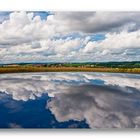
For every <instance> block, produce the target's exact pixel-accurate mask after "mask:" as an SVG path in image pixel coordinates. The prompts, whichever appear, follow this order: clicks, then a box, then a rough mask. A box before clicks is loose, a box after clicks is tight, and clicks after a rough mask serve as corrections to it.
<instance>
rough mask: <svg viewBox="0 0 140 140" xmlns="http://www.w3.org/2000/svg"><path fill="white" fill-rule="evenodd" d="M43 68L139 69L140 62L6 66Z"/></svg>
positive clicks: (21, 64) (18, 64) (2, 65)
mask: <svg viewBox="0 0 140 140" xmlns="http://www.w3.org/2000/svg"><path fill="white" fill-rule="evenodd" d="M14 65H15V66H43V67H89V68H102V67H104V68H140V61H133V62H84V63H78V62H75V63H13V64H1V65H0V66H1V67H6V66H14Z"/></svg>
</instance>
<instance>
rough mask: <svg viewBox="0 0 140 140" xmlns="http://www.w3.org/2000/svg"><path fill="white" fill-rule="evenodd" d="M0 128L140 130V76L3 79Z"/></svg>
mask: <svg viewBox="0 0 140 140" xmlns="http://www.w3.org/2000/svg"><path fill="white" fill-rule="evenodd" d="M0 128H87V129H89V128H93V129H94V128H140V75H138V74H121V73H93V72H48V73H17V74H1V75H0Z"/></svg>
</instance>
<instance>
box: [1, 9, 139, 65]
mask: <svg viewBox="0 0 140 140" xmlns="http://www.w3.org/2000/svg"><path fill="white" fill-rule="evenodd" d="M4 15H5V16H4ZM41 15H42V13H41V14H39V12H23V11H22V12H11V13H3V12H2V13H1V15H0V18H1V23H0V63H11V62H33V61H35V62H48V61H53V62H54V61H55V62H56V61H58V62H67V61H70V62H72V61H133V60H139V57H140V46H139V44H140V37H139V36H140V30H139V26H140V20H139V17H140V13H139V12H52V13H51V14H46V15H45V16H46V17H42V16H41ZM4 17H5V18H4ZM42 18H43V19H42ZM101 33H102V34H103V36H105V37H104V38H102V39H101V40H100V39H98V38H96V36H98V35H100V34H101ZM93 37H95V38H96V39H93Z"/></svg>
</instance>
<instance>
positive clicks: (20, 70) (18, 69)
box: [0, 66, 140, 74]
mask: <svg viewBox="0 0 140 140" xmlns="http://www.w3.org/2000/svg"><path fill="white" fill-rule="evenodd" d="M23 72H25V73H26V72H111V73H132V74H133V73H134V74H140V68H85V67H80V68H79V67H78V68H77V67H22V66H21V67H0V74H3V73H23Z"/></svg>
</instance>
